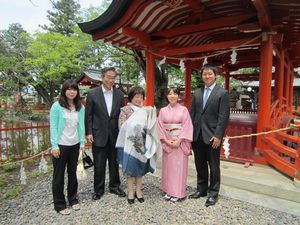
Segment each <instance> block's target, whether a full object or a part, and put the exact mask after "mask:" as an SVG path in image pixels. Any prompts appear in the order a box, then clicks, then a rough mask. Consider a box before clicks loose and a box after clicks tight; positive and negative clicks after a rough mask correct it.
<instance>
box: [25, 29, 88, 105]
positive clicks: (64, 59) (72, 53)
mask: <svg viewBox="0 0 300 225" xmlns="http://www.w3.org/2000/svg"><path fill="white" fill-rule="evenodd" d="M83 47H84V43H83V42H82V41H80V39H79V38H78V37H77V36H71V37H68V36H64V35H62V34H59V33H37V34H36V39H35V40H34V41H33V42H32V44H31V45H30V46H29V49H28V53H29V56H28V58H27V59H26V66H27V69H28V70H29V71H30V74H31V80H30V84H31V85H32V86H33V87H34V88H35V89H36V91H37V92H38V94H40V96H42V98H43V99H44V100H45V101H46V102H47V103H49V104H52V102H53V99H54V97H56V96H57V95H58V92H59V89H60V85H61V84H62V83H63V81H64V80H66V79H69V78H77V77H78V76H79V75H80V74H81V73H82V70H83V68H82V67H81V66H80V55H81V49H82V48H83Z"/></svg>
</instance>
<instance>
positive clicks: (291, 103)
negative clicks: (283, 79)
mask: <svg viewBox="0 0 300 225" xmlns="http://www.w3.org/2000/svg"><path fill="white" fill-rule="evenodd" d="M293 94H294V69H293V67H291V70H290V93H289V109H290V111H291V112H292V111H293V99H294V98H293V97H294V96H293Z"/></svg>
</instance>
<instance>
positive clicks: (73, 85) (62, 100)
mask: <svg viewBox="0 0 300 225" xmlns="http://www.w3.org/2000/svg"><path fill="white" fill-rule="evenodd" d="M68 89H74V90H76V91H77V95H76V97H75V98H74V100H73V101H74V105H75V109H76V111H79V110H80V109H81V101H80V93H79V87H78V84H77V82H76V81H75V80H71V79H69V80H66V81H65V82H64V83H63V86H62V89H61V92H60V96H59V99H58V102H59V104H60V105H61V106H62V107H64V108H66V109H70V105H69V103H68V98H67V96H66V91H67V90H68Z"/></svg>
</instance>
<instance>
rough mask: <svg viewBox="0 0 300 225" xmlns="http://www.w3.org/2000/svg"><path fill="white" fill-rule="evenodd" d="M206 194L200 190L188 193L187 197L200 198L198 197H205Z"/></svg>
mask: <svg viewBox="0 0 300 225" xmlns="http://www.w3.org/2000/svg"><path fill="white" fill-rule="evenodd" d="M205 196H207V193H205V192H204V193H203V192H200V191H196V192H195V193H193V194H191V195H189V198H195V199H196V198H200V197H205Z"/></svg>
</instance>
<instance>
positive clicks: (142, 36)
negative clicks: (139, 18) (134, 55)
mask: <svg viewBox="0 0 300 225" xmlns="http://www.w3.org/2000/svg"><path fill="white" fill-rule="evenodd" d="M118 32H119V33H121V34H124V35H125V36H127V37H132V38H134V39H136V41H137V42H139V44H141V45H143V46H147V45H149V42H150V37H149V36H148V34H146V33H145V32H142V31H138V30H135V29H133V28H131V27H123V28H120V29H119V31H118Z"/></svg>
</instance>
